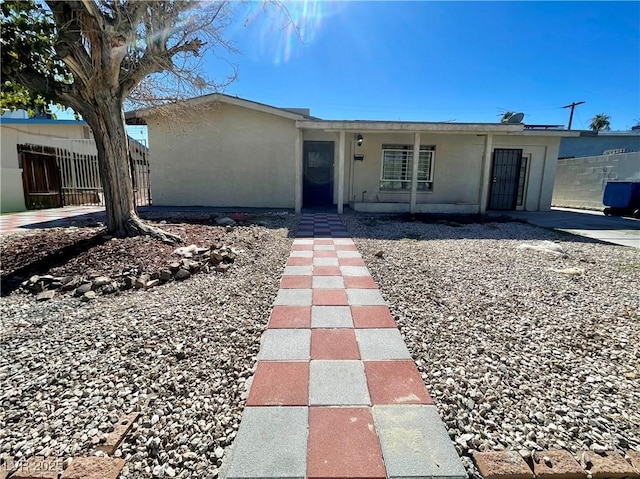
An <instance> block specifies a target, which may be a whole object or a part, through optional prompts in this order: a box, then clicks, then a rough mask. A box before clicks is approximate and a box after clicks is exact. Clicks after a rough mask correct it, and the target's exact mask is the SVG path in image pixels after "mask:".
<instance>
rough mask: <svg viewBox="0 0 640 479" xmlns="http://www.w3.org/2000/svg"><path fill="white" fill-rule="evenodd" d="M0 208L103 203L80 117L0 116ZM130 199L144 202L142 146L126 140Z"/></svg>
mask: <svg viewBox="0 0 640 479" xmlns="http://www.w3.org/2000/svg"><path fill="white" fill-rule="evenodd" d="M0 134H1V142H2V146H1V148H2V150H1V156H0V167H1V169H0V178H1V189H0V210H1V211H2V212H3V213H6V212H13V211H24V210H26V209H36V208H51V207H59V206H65V205H80V204H103V202H104V198H103V195H102V186H101V183H100V175H99V170H98V160H97V151H96V146H95V142H94V140H93V136H92V134H91V129H90V128H89V126H87V124H86V122H84V121H76V120H54V119H52V118H51V117H50V116H42V117H35V118H29V117H28V116H27V114H26V112H22V111H18V112H5V113H4V114H3V115H2V116H0ZM130 150H131V156H132V158H131V160H132V166H134V168H133V171H134V175H135V176H134V177H135V179H136V181H135V182H134V185H135V186H136V202H137V203H138V204H148V202H149V194H148V191H149V188H148V170H149V165H148V160H147V157H148V154H147V151H148V149H147V148H146V146H144V145H141V144H140V143H138V142H136V141H134V140H130Z"/></svg>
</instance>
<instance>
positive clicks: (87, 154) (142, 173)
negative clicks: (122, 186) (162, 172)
mask: <svg viewBox="0 0 640 479" xmlns="http://www.w3.org/2000/svg"><path fill="white" fill-rule="evenodd" d="M55 145H56V146H55V147H44V146H40V145H18V152H19V155H20V158H21V161H22V162H23V183H24V185H25V201H26V204H27V208H29V209H36V208H52V207H56V206H69V205H104V191H103V189H102V182H101V181H100V170H99V167H98V155H97V150H96V146H95V142H94V141H93V140H87V139H60V140H55ZM34 154H37V155H47V156H48V158H50V163H49V165H50V166H49V170H53V169H55V171H54V172H53V174H54V175H55V178H56V179H57V180H58V182H57V184H55V185H54V182H53V180H49V182H48V184H51V185H54V186H57V188H56V189H55V191H53V190H51V191H48V192H47V194H48V196H49V197H50V198H49V200H48V201H46V202H43V200H42V199H41V198H40V197H43V194H42V193H40V197H38V201H36V200H34V197H33V192H32V191H29V192H28V188H27V185H31V184H38V185H40V184H42V181H40V178H41V177H42V174H41V173H38V174H37V176H36V174H34V170H33V168H27V167H25V166H24V165H25V161H27V159H29V158H32V156H33V155H34ZM129 162H130V167H131V175H132V181H133V193H134V201H135V204H136V206H147V205H150V204H151V188H150V183H149V149H148V148H147V147H146V146H145V145H144V144H142V143H141V142H139V141H136V140H133V139H132V138H129ZM27 164H28V165H29V166H31V163H27ZM38 171H39V170H38ZM50 174H51V173H50ZM31 190H33V188H31ZM28 195H29V196H28ZM53 196H56V197H57V198H59V200H58V201H57V202H52V200H51V198H53Z"/></svg>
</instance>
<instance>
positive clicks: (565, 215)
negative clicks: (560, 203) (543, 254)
mask: <svg viewBox="0 0 640 479" xmlns="http://www.w3.org/2000/svg"><path fill="white" fill-rule="evenodd" d="M508 214H509V216H512V217H514V218H518V219H523V220H526V221H528V222H529V223H531V224H534V225H536V226H541V227H543V228H552V229H555V230H559V231H564V232H566V233H571V234H575V235H580V236H586V237H587V238H594V239H597V240H600V241H605V242H607V243H613V244H618V245H622V246H630V247H632V248H640V220H637V219H634V218H627V217H620V216H605V215H604V214H603V213H601V212H598V211H589V210H575V209H569V208H552V209H551V211H513V212H509V213H508Z"/></svg>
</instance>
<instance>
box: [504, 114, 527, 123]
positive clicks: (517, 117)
mask: <svg viewBox="0 0 640 479" xmlns="http://www.w3.org/2000/svg"><path fill="white" fill-rule="evenodd" d="M522 120H524V113H514V114H513V115H511V116H510V117H509V119H508V120H507V123H522Z"/></svg>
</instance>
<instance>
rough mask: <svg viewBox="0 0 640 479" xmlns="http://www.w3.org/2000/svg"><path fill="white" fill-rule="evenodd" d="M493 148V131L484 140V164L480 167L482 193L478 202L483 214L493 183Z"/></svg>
mask: <svg viewBox="0 0 640 479" xmlns="http://www.w3.org/2000/svg"><path fill="white" fill-rule="evenodd" d="M492 149H493V133H487V137H486V138H485V140H484V155H483V156H482V164H481V167H480V170H481V171H480V194H479V195H478V203H479V205H478V206H479V210H480V214H481V215H483V214H484V213H485V211H486V210H487V201H488V198H489V185H490V184H491V150H492Z"/></svg>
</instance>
